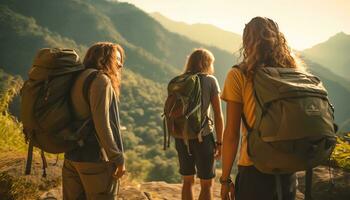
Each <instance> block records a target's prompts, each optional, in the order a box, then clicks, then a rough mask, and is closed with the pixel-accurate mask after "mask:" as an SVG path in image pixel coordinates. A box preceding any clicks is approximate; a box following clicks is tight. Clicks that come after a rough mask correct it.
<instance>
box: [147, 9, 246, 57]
mask: <svg viewBox="0 0 350 200" xmlns="http://www.w3.org/2000/svg"><path fill="white" fill-rule="evenodd" d="M150 15H151V16H152V17H153V18H154V19H156V20H157V21H158V22H159V23H160V24H162V25H163V26H164V27H165V28H166V29H168V30H169V31H171V32H174V33H179V34H181V35H184V36H186V37H188V38H190V39H191V40H193V41H197V42H200V43H202V44H206V45H209V46H216V47H219V48H221V49H223V50H226V51H228V52H237V51H238V50H239V49H240V48H241V43H242V36H241V35H239V34H236V33H233V32H229V31H225V30H223V29H220V28H218V27H216V26H213V25H211V24H200V23H197V24H187V23H184V22H177V21H174V20H171V19H169V18H167V17H165V16H164V15H162V14H160V13H158V12H155V13H150Z"/></svg>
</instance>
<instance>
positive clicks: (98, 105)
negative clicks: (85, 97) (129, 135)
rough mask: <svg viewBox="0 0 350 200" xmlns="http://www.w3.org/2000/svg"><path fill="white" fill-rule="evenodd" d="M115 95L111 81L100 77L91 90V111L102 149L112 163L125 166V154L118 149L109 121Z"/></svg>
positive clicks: (102, 76) (103, 76) (93, 83)
mask: <svg viewBox="0 0 350 200" xmlns="http://www.w3.org/2000/svg"><path fill="white" fill-rule="evenodd" d="M113 95H114V92H113V88H112V85H111V83H110V80H109V79H108V77H106V76H105V75H98V76H97V77H96V79H95V80H94V81H93V82H92V84H91V88H90V97H89V98H90V109H91V113H92V120H93V122H94V125H95V129H96V134H97V137H98V140H99V143H100V145H101V147H102V148H103V149H104V150H105V152H106V154H107V158H108V160H109V161H110V162H113V163H115V164H116V166H120V165H123V164H124V156H123V153H122V152H121V151H120V149H118V146H117V143H116V141H115V139H114V136H113V132H112V128H111V124H110V121H109V108H110V105H111V101H112V97H113Z"/></svg>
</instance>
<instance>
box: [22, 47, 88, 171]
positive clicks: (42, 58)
mask: <svg viewBox="0 0 350 200" xmlns="http://www.w3.org/2000/svg"><path fill="white" fill-rule="evenodd" d="M84 69H85V67H84V66H83V64H82V63H81V61H80V59H79V56H78V54H77V53H76V52H75V51H74V50H72V49H60V48H44V49H40V50H39V51H38V53H37V55H36V56H35V58H34V61H33V65H32V67H31V69H30V71H29V73H28V76H29V79H28V80H27V81H25V83H24V85H23V87H22V89H21V113H20V118H21V121H22V123H23V132H24V134H25V139H26V141H27V142H29V147H28V158H27V167H26V174H30V167H31V161H32V151H33V146H35V147H38V148H40V149H41V150H42V152H41V156H42V159H43V164H44V166H43V169H44V176H45V175H46V172H45V168H46V159H45V156H44V152H48V153H53V154H58V153H64V152H68V151H70V150H72V149H73V148H75V147H77V146H78V145H82V144H83V139H84V137H85V135H84V133H85V134H86V131H82V129H83V128H87V127H88V125H91V123H90V121H91V120H84V121H77V120H75V115H74V113H73V108H72V107H71V88H72V86H73V85H74V82H75V79H76V77H77V75H79V74H80V72H82V71H83V70H84ZM87 79H88V78H87ZM89 79H92V78H91V77H90V78H89ZM85 82H87V81H85ZM89 82H92V81H89ZM89 84H90V83H89ZM85 85H86V84H85V83H84V90H85V88H86V87H88V86H85ZM84 93H85V92H84ZM84 97H85V95H84ZM90 128H91V127H90Z"/></svg>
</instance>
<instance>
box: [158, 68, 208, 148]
mask: <svg viewBox="0 0 350 200" xmlns="http://www.w3.org/2000/svg"><path fill="white" fill-rule="evenodd" d="M204 117H205V116H202V92H201V78H200V75H199V74H193V73H185V74H182V75H180V76H177V77H175V78H174V79H172V80H171V81H170V82H169V84H168V97H167V99H166V101H165V106H164V149H166V147H167V146H169V144H170V138H169V137H170V135H171V136H173V137H175V138H180V139H184V141H185V143H186V144H188V140H189V139H196V138H198V139H199V140H201V132H202V130H203V124H204V122H205V120H204Z"/></svg>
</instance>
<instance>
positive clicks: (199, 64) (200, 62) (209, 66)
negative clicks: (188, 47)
mask: <svg viewBox="0 0 350 200" xmlns="http://www.w3.org/2000/svg"><path fill="white" fill-rule="evenodd" d="M214 60H215V57H214V55H213V54H212V53H211V52H210V51H209V50H207V49H203V48H199V49H195V50H194V51H193V52H192V53H191V55H190V56H189V57H188V59H187V62H186V66H185V72H184V73H188V72H191V73H205V74H214V66H213V63H214Z"/></svg>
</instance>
